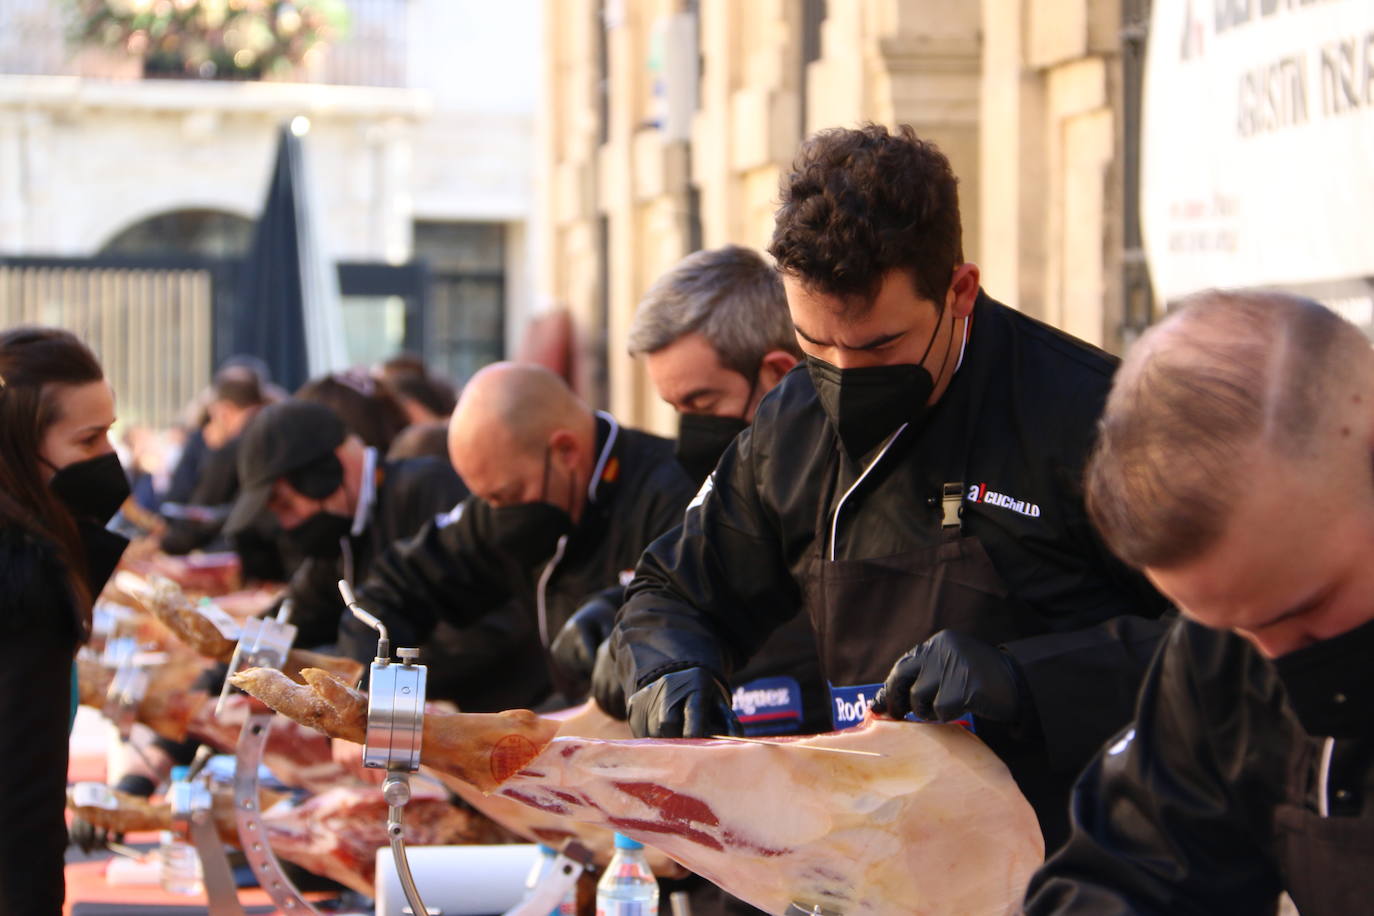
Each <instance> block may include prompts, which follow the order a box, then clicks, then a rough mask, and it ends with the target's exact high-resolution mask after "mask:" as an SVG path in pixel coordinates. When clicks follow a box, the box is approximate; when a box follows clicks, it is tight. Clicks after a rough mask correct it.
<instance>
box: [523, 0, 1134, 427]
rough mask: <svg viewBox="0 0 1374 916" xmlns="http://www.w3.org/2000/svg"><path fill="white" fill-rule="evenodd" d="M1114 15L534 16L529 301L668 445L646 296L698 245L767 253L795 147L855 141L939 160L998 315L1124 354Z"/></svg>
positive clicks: (761, 9)
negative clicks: (648, 359) (855, 136)
mask: <svg viewBox="0 0 1374 916" xmlns="http://www.w3.org/2000/svg"><path fill="white" fill-rule="evenodd" d="M1123 3H1125V4H1127V5H1128V6H1132V7H1134V6H1139V5H1141V4H1140V3H1139V2H1138V0H1136V2H1134V3H1133V2H1132V0H749V2H736V0H695V2H693V0H547V2H546V5H545V17H544V27H545V38H546V49H547V50H546V67H547V69H546V71H545V97H544V101H543V112H542V116H541V117H540V118H539V122H540V125H541V129H542V131H543V134H542V137H541V140H540V144H539V150H538V153H537V159H538V163H539V170H540V176H541V182H540V190H539V195H540V206H541V209H542V211H543V214H544V217H545V219H544V222H543V225H542V226H541V229H540V231H541V233H542V239H541V241H540V242H539V243H538V244H537V246H536V249H537V251H538V252H539V263H538V279H537V281H536V282H537V285H538V288H539V289H540V291H541V292H542V293H544V294H546V295H547V296H548V297H549V299H550V300H552V301H556V302H560V303H563V304H565V305H566V306H567V308H568V309H569V310H570V311H571V313H572V315H573V317H574V322H575V326H576V327H577V329H578V341H579V343H578V346H579V350H580V353H581V355H582V357H583V359H582V360H581V365H582V366H583V367H584V379H583V381H584V383H585V384H586V385H587V387H588V388H589V389H590V390H591V391H592V392H593V393H603V392H604V394H605V396H606V398H607V400H608V402H609V404H610V406H611V408H612V410H613V411H615V412H616V413H617V414H618V415H619V416H622V417H623V418H624V419H626V420H629V421H631V422H635V423H638V424H642V425H646V426H650V427H652V428H655V429H659V430H662V431H668V430H671V429H672V416H671V412H670V411H669V410H668V409H667V407H666V406H664V405H662V404H660V403H658V401H657V399H656V398H655V396H654V395H653V392H652V390H651V389H650V387H649V385H648V384H647V380H646V379H645V377H644V376H643V373H642V370H641V369H639V368H638V367H637V366H636V365H635V364H634V362H633V361H632V360H630V359H629V358H628V357H627V356H626V355H625V335H626V329H627V326H628V323H629V321H630V319H631V317H632V315H633V313H634V308H635V305H636V303H637V301H638V298H639V296H640V295H641V294H642V293H643V292H644V290H645V289H646V288H647V287H648V285H649V284H650V283H652V282H653V280H654V278H655V277H657V276H658V275H659V273H661V272H662V271H663V270H664V269H666V268H667V267H669V266H670V265H671V264H672V263H673V262H675V261H676V260H677V259H678V258H679V257H681V256H683V255H684V254H686V253H688V252H690V251H691V250H693V249H694V248H697V247H701V246H707V247H713V246H717V245H722V244H725V243H727V242H734V243H738V244H745V245H751V246H754V247H757V248H762V247H765V246H766V245H767V243H768V240H769V237H770V235H771V229H772V213H773V208H774V205H775V201H776V196H777V187H778V180H779V177H780V175H781V173H782V172H783V171H784V170H785V169H786V168H787V166H788V164H789V163H790V161H791V159H792V156H793V154H794V153H795V150H796V147H797V144H798V142H799V141H800V139H801V138H802V137H803V136H804V135H806V134H807V133H810V132H812V131H815V130H817V129H820V128H823V127H828V126H840V125H853V124H856V123H859V122H863V121H875V122H879V123H885V124H895V123H910V124H911V125H913V126H914V127H915V129H916V131H917V133H918V134H919V135H921V136H923V137H926V138H929V139H933V140H935V141H936V142H937V143H938V144H939V145H940V146H941V148H942V149H943V150H944V151H945V152H946V153H947V154H948V155H949V157H950V159H951V161H952V163H953V165H954V168H955V171H956V173H957V174H958V175H959V176H960V179H961V184H960V195H961V206H962V210H963V219H964V243H965V256H966V257H967V258H968V259H970V260H972V261H975V262H976V263H978V264H979V265H980V266H981V267H982V268H983V277H984V285H985V288H986V289H987V290H988V292H989V293H990V294H991V295H993V296H995V297H997V298H999V299H1001V300H1003V301H1005V302H1007V303H1009V304H1012V305H1014V306H1016V307H1018V308H1020V309H1022V310H1024V311H1026V312H1027V313H1029V314H1031V315H1034V316H1036V317H1039V318H1041V319H1043V320H1046V321H1048V322H1050V323H1052V324H1055V325H1057V326H1059V327H1062V328H1064V329H1066V330H1068V331H1070V332H1071V333H1074V334H1076V335H1078V336H1080V337H1083V338H1085V339H1087V340H1089V341H1092V342H1094V343H1097V344H1099V345H1102V346H1105V347H1107V348H1108V349H1119V348H1120V347H1121V346H1122V345H1123V342H1124V337H1123V319H1124V314H1125V304H1124V302H1123V299H1124V296H1123V293H1122V289H1123V285H1124V284H1123V262H1124V261H1126V260H1127V258H1125V257H1124V252H1125V251H1126V250H1127V244H1128V241H1129V240H1128V239H1127V238H1125V237H1124V235H1125V233H1124V230H1123V224H1124V222H1125V220H1124V215H1123V188H1124V187H1125V185H1126V177H1127V175H1126V171H1125V168H1126V162H1127V156H1126V146H1127V130H1126V123H1125V119H1124V113H1125V111H1126V105H1125V101H1124V97H1123V91H1124V90H1123V85H1124V80H1123V75H1122V74H1123V58H1122V37H1121V36H1122V34H1123V9H1122V4H1123ZM1128 14H1129V11H1128ZM1127 33H1128V34H1129V30H1127ZM603 366H604V375H601V374H600V370H601V369H602V367H603Z"/></svg>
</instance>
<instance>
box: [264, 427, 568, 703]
mask: <svg viewBox="0 0 1374 916" xmlns="http://www.w3.org/2000/svg"><path fill="white" fill-rule="evenodd" d="M367 454H368V455H369V457H368V459H367V464H368V466H369V467H370V466H372V464H373V462H374V461H376V458H375V456H376V454H377V453H376V450H375V449H368V450H367ZM365 476H366V475H365ZM375 481H376V483H375V486H374V487H372V488H369V487H367V486H364V487H363V490H362V492H361V493H360V494H359V501H360V503H361V505H360V506H359V509H358V514H357V517H355V519H354V523H355V525H361V526H363V527H362V531H361V533H359V534H356V535H350V536H349V537H348V538H346V539H345V541H344V545H343V547H344V551H343V554H342V556H340V557H339V558H338V559H336V560H321V559H308V560H306V561H305V563H304V564H302V566H301V568H300V569H299V570H298V571H297V573H296V575H295V576H294V577H292V580H291V586H290V589H289V590H288V593H287V596H288V597H289V598H291V599H292V600H293V601H294V602H295V612H294V614H293V616H292V620H293V622H295V623H296V624H297V626H299V627H300V628H301V631H300V634H299V636H298V637H297V640H296V642H297V644H298V645H302V646H314V645H322V646H327V647H332V646H334V645H335V644H336V643H337V642H338V641H339V639H340V632H339V630H340V624H341V622H342V620H343V619H344V618H347V619H349V620H352V617H351V615H347V614H345V613H344V606H343V600H342V599H341V598H340V596H339V586H338V583H339V580H340V579H348V580H349V582H351V583H352V584H353V585H354V586H355V587H356V586H357V585H358V584H360V583H362V582H365V581H366V580H367V576H368V574H369V573H370V572H371V569H372V565H373V562H374V561H375V560H376V559H377V558H378V557H379V556H381V555H382V554H383V553H384V552H385V551H386V550H387V548H389V547H390V546H391V545H392V544H395V543H397V542H399V541H403V540H405V539H407V538H409V537H412V536H413V535H414V534H415V533H416V532H418V531H419V530H420V529H421V528H423V527H424V526H425V524H427V523H429V522H432V521H434V520H435V519H436V518H438V517H439V516H442V515H445V514H446V513H448V512H449V511H450V510H452V509H453V507H454V506H455V505H458V504H459V503H460V501H461V500H462V499H463V498H464V497H466V496H467V492H468V491H467V487H466V486H464V485H463V481H462V479H461V478H460V477H459V476H458V475H457V474H456V473H454V471H453V467H452V466H451V465H450V464H449V463H448V462H447V461H441V460H439V459H437V458H409V459H404V460H401V461H388V462H385V463H383V464H381V466H380V469H379V470H378V471H377V473H376V474H375ZM370 632H371V631H369V633H370ZM393 644H395V643H393ZM420 648H421V651H420V662H421V663H422V664H425V665H428V666H429V669H430V671H429V678H428V681H427V688H426V689H427V690H428V695H429V697H430V699H435V700H452V701H453V702H455V703H457V704H458V705H459V706H460V707H461V708H463V709H465V710H467V711H469V712H492V711H497V710H501V709H509V708H511V707H518V706H528V705H530V704H531V703H536V702H538V701H539V700H540V699H542V698H543V697H544V696H545V695H546V694H547V693H548V691H549V682H548V677H547V676H546V675H545V673H544V659H543V654H542V651H541V649H540V647H539V643H538V641H537V640H536V639H535V635H534V628H533V627H532V626H530V625H529V624H528V622H526V621H525V620H524V619H523V618H519V617H515V616H512V615H510V614H502V613H494V614H487V615H484V616H482V617H480V618H478V619H477V620H475V621H473V622H472V623H471V624H470V625H468V626H464V627H463V628H462V629H458V628H455V627H452V626H449V625H448V624H441V625H440V626H439V627H438V628H437V629H436V630H435V632H434V633H433V634H431V636H430V638H429V639H428V640H427V641H426V643H425V644H424V645H423V646H421V647H420ZM375 649H376V639H375V636H374V637H373V638H372V642H371V650H372V651H370V652H369V653H368V654H367V659H371V658H372V656H373V655H374V654H375ZM498 672H512V673H513V675H514V676H512V677H510V678H501V677H497V676H495V675H496V674H497V673H498Z"/></svg>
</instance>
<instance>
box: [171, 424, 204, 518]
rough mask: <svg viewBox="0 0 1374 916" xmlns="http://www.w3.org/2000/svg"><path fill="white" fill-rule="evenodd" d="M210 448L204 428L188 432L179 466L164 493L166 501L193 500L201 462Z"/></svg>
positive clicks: (181, 501) (173, 471)
mask: <svg viewBox="0 0 1374 916" xmlns="http://www.w3.org/2000/svg"><path fill="white" fill-rule="evenodd" d="M208 450H209V449H208V448H207V447H206V445H205V433H204V431H203V430H202V429H200V428H197V429H193V430H191V432H190V433H189V434H187V436H186V444H185V445H184V446H182V449H181V457H180V458H179V459H178V460H177V466H176V467H175V468H174V469H173V470H172V479H171V480H170V481H168V483H167V492H166V493H164V494H162V498H163V499H164V500H165V501H167V502H169V503H186V502H190V501H191V493H192V491H194V490H195V488H196V481H197V480H198V479H200V466H201V462H203V461H204V460H205V454H206V452H207V451H208Z"/></svg>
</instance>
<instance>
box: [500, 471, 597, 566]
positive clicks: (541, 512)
mask: <svg viewBox="0 0 1374 916" xmlns="http://www.w3.org/2000/svg"><path fill="white" fill-rule="evenodd" d="M576 485H577V484H576V481H575V480H573V478H572V477H571V476H569V477H568V505H572V495H573V489H574V488H575V487H576ZM548 490H549V452H548V450H547V449H546V450H545V452H544V483H543V485H542V486H541V487H540V498H539V501H538V502H532V503H521V504H520V505H517V506H502V507H501V508H499V509H492V510H491V528H490V533H489V534H488V540H487V543H488V544H490V545H491V547H493V548H494V549H496V550H499V551H500V552H502V553H504V554H506V555H507V556H509V557H512V558H513V559H514V560H515V561H516V562H517V563H519V564H520V565H521V566H522V567H524V568H526V569H528V568H531V567H534V566H537V565H539V564H540V563H543V562H544V561H545V560H548V559H549V558H550V557H552V556H553V554H554V551H555V550H557V549H558V539H559V538H561V537H563V536H564V535H566V534H570V533H572V530H573V520H572V516H571V515H569V514H568V511H567V510H566V509H561V508H559V507H558V506H555V505H554V504H553V503H550V502H546V499H547V497H548Z"/></svg>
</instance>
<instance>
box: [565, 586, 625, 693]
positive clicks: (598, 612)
mask: <svg viewBox="0 0 1374 916" xmlns="http://www.w3.org/2000/svg"><path fill="white" fill-rule="evenodd" d="M619 609H620V606H619V605H618V604H615V603H613V602H611V601H610V600H609V599H607V598H606V597H605V596H603V595H597V596H596V597H594V598H592V599H591V600H590V601H588V602H586V603H585V604H583V605H582V606H581V607H580V608H578V609H577V610H576V611H575V612H574V613H573V615H572V616H571V617H569V618H568V622H567V623H565V624H563V629H561V630H559V631H558V636H557V637H556V638H555V639H554V641H553V645H552V646H550V647H549V654H551V655H552V656H553V662H554V664H555V665H557V666H558V667H559V669H560V670H562V672H563V673H564V674H566V675H567V676H568V677H570V678H573V679H575V680H577V681H578V682H580V683H586V682H587V680H589V679H590V678H591V676H592V670H593V669H594V668H595V667H596V650H597V648H598V647H600V645H601V644H602V643H603V642H605V641H606V638H607V637H608V636H610V635H611V627H612V626H614V625H615V612H616V611H618V610H619Z"/></svg>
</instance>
